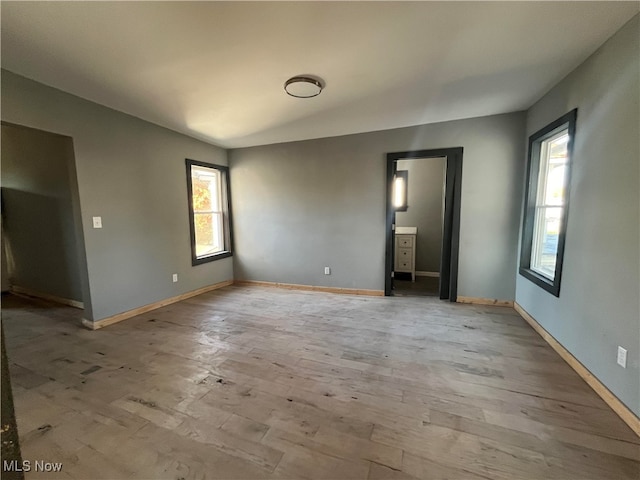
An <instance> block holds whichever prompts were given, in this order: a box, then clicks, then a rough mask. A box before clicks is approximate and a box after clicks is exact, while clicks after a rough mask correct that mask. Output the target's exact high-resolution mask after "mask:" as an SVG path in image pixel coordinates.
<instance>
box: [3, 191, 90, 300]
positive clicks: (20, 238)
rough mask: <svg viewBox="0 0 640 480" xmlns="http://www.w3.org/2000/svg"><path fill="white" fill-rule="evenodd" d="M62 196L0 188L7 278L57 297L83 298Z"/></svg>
mask: <svg viewBox="0 0 640 480" xmlns="http://www.w3.org/2000/svg"><path fill="white" fill-rule="evenodd" d="M68 203H69V202H67V201H65V199H60V198H55V197H51V196H46V195H39V194H36V193H31V192H25V191H20V190H15V189H11V188H4V187H3V188H2V204H3V226H2V228H3V234H4V235H5V239H4V240H5V247H6V255H7V259H6V260H7V267H8V274H9V281H10V284H11V285H12V286H18V287H22V288H26V289H29V290H33V291H36V292H40V293H47V294H50V295H55V296H57V297H61V298H65V299H69V300H76V301H82V290H81V285H80V281H79V274H78V265H77V259H76V258H75V251H74V250H73V249H70V246H73V245H74V238H69V236H70V235H71V236H72V235H73V224H72V223H71V224H69V223H70V222H72V218H71V217H70V215H69V213H68V212H69V211H70V210H71V205H70V204H68Z"/></svg>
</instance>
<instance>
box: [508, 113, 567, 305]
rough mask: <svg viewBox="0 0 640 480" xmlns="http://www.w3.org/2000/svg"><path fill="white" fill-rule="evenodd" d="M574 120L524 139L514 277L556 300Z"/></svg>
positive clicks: (563, 237)
mask: <svg viewBox="0 0 640 480" xmlns="http://www.w3.org/2000/svg"><path fill="white" fill-rule="evenodd" d="M576 114H577V110H572V111H571V112H569V113H568V114H566V115H564V116H563V117H561V118H559V119H558V120H556V121H555V122H553V123H551V124H549V125H547V126H546V127H545V128H543V129H542V130H540V131H538V132H536V133H534V134H533V135H532V136H531V137H530V138H529V168H528V172H527V180H528V181H527V192H526V204H525V210H524V224H523V235H522V248H521V254H520V274H521V275H523V276H524V277H526V278H528V279H529V280H531V281H532V282H534V283H535V284H537V285H539V286H540V287H542V288H544V289H545V290H547V291H548V292H550V293H551V294H553V295H555V296H556V297H558V296H560V278H561V275H562V261H563V256H564V240H565V233H566V227H567V212H568V193H569V184H570V173H571V152H572V149H573V140H574V136H575V125H576Z"/></svg>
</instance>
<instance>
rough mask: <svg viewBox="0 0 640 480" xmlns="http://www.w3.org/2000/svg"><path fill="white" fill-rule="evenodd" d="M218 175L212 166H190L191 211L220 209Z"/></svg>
mask: <svg viewBox="0 0 640 480" xmlns="http://www.w3.org/2000/svg"><path fill="white" fill-rule="evenodd" d="M219 182H220V176H219V175H218V174H217V172H216V171H215V170H214V169H212V168H207V167H199V166H195V165H194V166H192V167H191V185H192V188H193V211H194V212H210V211H219V210H220V201H219V196H220V195H219V188H218V185H219Z"/></svg>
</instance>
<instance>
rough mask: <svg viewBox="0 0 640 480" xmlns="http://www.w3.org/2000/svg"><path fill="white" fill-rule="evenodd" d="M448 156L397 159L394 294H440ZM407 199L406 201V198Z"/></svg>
mask: <svg viewBox="0 0 640 480" xmlns="http://www.w3.org/2000/svg"><path fill="white" fill-rule="evenodd" d="M446 161H447V159H446V158H445V157H431V158H411V159H401V160H398V161H397V163H396V165H397V171H396V179H399V180H397V181H396V182H395V184H394V203H402V205H394V206H395V207H396V221H395V230H394V242H393V243H394V245H393V257H394V258H393V260H394V271H393V294H394V295H403V296H437V295H439V294H440V262H441V256H442V227H443V224H444V190H445V189H444V179H445V167H446ZM405 199H406V201H405Z"/></svg>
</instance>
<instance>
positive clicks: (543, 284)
mask: <svg viewBox="0 0 640 480" xmlns="http://www.w3.org/2000/svg"><path fill="white" fill-rule="evenodd" d="M519 273H520V275H522V276H523V277H524V278H526V279H528V280H530V281H531V282H533V283H535V284H536V285H538V286H539V287H540V288H542V289H543V290H546V291H547V292H549V293H550V294H551V295H553V296H555V297H559V296H560V279H559V278H558V277H557V276H556V279H555V281H553V280H551V279H549V278H548V277H545V276H544V275H541V274H539V273H538V272H536V271H535V270H531V269H530V268H520V269H519Z"/></svg>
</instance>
